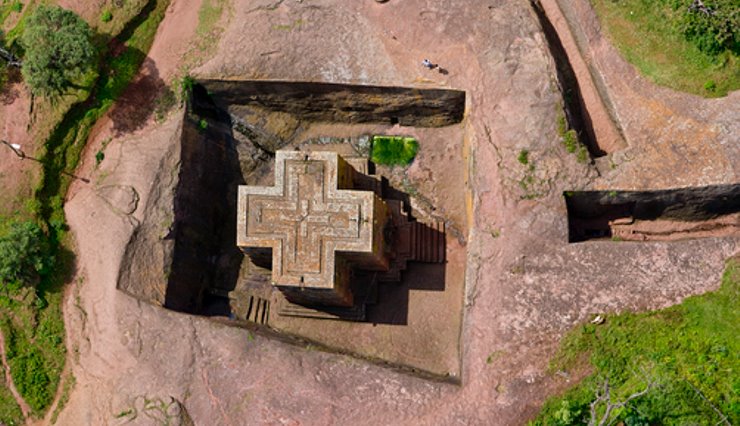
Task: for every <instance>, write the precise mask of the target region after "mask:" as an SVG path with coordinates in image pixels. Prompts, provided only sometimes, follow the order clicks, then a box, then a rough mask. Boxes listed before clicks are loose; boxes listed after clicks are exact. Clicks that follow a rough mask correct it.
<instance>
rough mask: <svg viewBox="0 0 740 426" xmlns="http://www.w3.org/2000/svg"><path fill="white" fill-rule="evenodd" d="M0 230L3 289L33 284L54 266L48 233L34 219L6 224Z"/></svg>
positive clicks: (0, 273)
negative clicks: (0, 230)
mask: <svg viewBox="0 0 740 426" xmlns="http://www.w3.org/2000/svg"><path fill="white" fill-rule="evenodd" d="M4 228H5V229H4V230H2V232H0V288H2V289H5V290H7V289H8V288H12V287H18V286H21V285H28V284H34V283H36V282H37V281H38V278H39V276H40V275H41V274H44V273H46V272H47V270H48V269H49V267H50V266H51V265H52V258H51V255H50V254H49V248H48V244H47V239H46V236H45V235H44V232H43V231H42V230H41V228H40V227H39V225H38V224H36V223H35V222H31V221H26V222H16V221H13V222H11V223H9V224H7V225H6V226H5V227H4Z"/></svg>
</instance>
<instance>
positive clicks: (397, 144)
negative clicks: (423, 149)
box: [370, 136, 419, 166]
mask: <svg viewBox="0 0 740 426" xmlns="http://www.w3.org/2000/svg"><path fill="white" fill-rule="evenodd" d="M418 151H419V143H418V142H417V141H416V139H414V138H409V137H403V136H373V147H372V150H371V155H370V158H371V159H372V161H373V162H374V163H376V164H384V165H387V166H407V165H409V164H411V162H412V161H414V158H416V153H417V152H418Z"/></svg>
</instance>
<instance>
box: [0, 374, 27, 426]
mask: <svg viewBox="0 0 740 426" xmlns="http://www.w3.org/2000/svg"><path fill="white" fill-rule="evenodd" d="M0 375H1V376H0V377H5V375H4V371H3V369H2V368H0ZM0 424H4V425H8V426H20V425H22V424H23V412H22V411H21V407H19V406H18V404H17V403H16V402H15V398H13V394H12V393H10V389H8V388H7V387H5V385H3V384H0Z"/></svg>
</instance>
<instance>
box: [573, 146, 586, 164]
mask: <svg viewBox="0 0 740 426" xmlns="http://www.w3.org/2000/svg"><path fill="white" fill-rule="evenodd" d="M588 158H589V157H588V148H586V145H583V144H578V149H577V150H576V161H578V162H579V163H584V164H585V163H587V162H588Z"/></svg>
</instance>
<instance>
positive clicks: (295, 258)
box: [237, 151, 381, 289]
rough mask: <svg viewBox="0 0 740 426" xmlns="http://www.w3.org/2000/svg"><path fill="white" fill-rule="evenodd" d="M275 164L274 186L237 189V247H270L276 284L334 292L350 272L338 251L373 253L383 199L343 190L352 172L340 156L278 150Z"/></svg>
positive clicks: (348, 182) (348, 183) (330, 153)
mask: <svg viewBox="0 0 740 426" xmlns="http://www.w3.org/2000/svg"><path fill="white" fill-rule="evenodd" d="M275 160H276V162H275V185H274V186H271V187H262V186H240V187H239V204H238V219H237V226H238V229H237V245H238V246H240V247H242V248H249V247H264V248H271V249H272V281H273V284H274V285H277V286H280V287H297V288H303V289H333V288H334V287H335V276H336V275H337V274H341V273H342V272H341V271H338V269H337V268H347V266H346V265H345V263H346V262H342V261H340V260H338V252H349V253H358V254H359V253H372V251H373V247H374V245H373V238H374V235H373V221H374V219H375V218H374V213H375V204H374V203H377V202H381V201H380V200H379V199H378V198H377V197H376V195H375V194H374V193H372V192H369V191H358V190H349V189H343V188H348V187H350V186H351V176H347V174H348V173H350V171H351V170H352V169H351V166H349V165H348V164H347V163H346V162H344V160H343V159H342V158H341V157H339V156H338V155H337V154H336V153H333V152H299V151H278V152H277V153H276V159H275ZM339 257H341V253H340V254H339Z"/></svg>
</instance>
